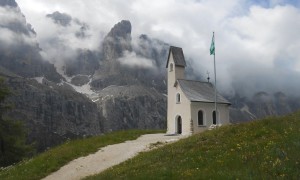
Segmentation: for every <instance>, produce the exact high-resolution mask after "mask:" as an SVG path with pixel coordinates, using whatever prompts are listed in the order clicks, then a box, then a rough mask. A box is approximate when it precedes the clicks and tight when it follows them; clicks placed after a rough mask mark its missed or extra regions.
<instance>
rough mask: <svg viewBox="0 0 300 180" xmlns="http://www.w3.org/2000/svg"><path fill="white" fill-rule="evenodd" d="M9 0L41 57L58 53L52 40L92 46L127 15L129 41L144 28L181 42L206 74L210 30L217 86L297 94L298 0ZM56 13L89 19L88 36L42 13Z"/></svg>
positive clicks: (229, 90) (299, 80) (174, 42)
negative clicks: (33, 35)
mask: <svg viewBox="0 0 300 180" xmlns="http://www.w3.org/2000/svg"><path fill="white" fill-rule="evenodd" d="M16 1H17V3H18V4H19V6H20V8H21V11H22V13H23V14H24V15H25V17H26V19H27V22H28V23H30V24H31V25H32V26H33V28H34V29H35V31H36V32H37V41H38V42H39V43H40V46H41V47H42V48H43V49H44V50H45V51H46V52H49V53H48V55H49V54H51V52H52V54H53V52H54V51H55V52H57V49H53V47H50V46H51V45H50V44H49V41H51V40H52V39H55V38H58V39H59V40H60V41H62V42H64V43H66V44H68V45H69V46H71V49H67V50H68V51H72V49H73V50H74V49H76V48H89V49H97V48H98V47H99V44H100V42H101V40H102V39H103V38H104V37H105V35H106V33H107V32H109V30H110V29H111V28H112V27H113V26H114V25H115V24H116V23H117V22H119V21H121V20H129V21H130V22H131V24H132V38H133V40H134V39H136V38H137V37H138V36H139V35H140V34H147V35H148V36H150V37H151V38H157V39H160V40H162V41H164V42H166V43H168V44H170V45H173V46H178V47H182V48H183V51H184V55H185V57H186V59H187V60H188V61H190V63H191V64H192V66H193V69H194V71H195V72H196V73H197V74H198V75H199V76H202V77H203V78H206V76H207V72H210V75H211V76H213V72H214V71H213V56H210V54H209V48H210V44H211V38H212V33H213V32H215V46H216V64H217V80H218V81H217V83H218V88H219V89H221V91H223V92H224V93H226V94H228V95H231V94H234V93H235V92H237V91H238V92H240V93H243V94H245V95H249V96H251V95H253V93H254V92H257V91H267V92H270V93H274V92H277V91H283V92H285V93H287V94H292V95H293V94H296V95H300V33H299V30H300V1H299V0H222V1H220V0H151V1H149V0H126V1H122V0H64V1H61V0H43V1H41V0H16ZM55 11H59V12H61V13H66V14H69V15H70V16H72V18H77V19H78V20H79V21H80V22H84V23H86V24H88V27H89V29H88V31H87V35H88V37H89V38H85V39H78V38H77V39H74V38H72V37H73V36H71V34H72V33H74V32H75V31H76V30H78V28H79V26H78V24H77V25H76V23H73V24H72V26H69V27H63V28H62V27H57V26H55V25H54V24H53V23H51V22H50V19H49V18H46V15H47V14H51V13H53V12H55ZM54 54H55V53H54ZM66 54H68V53H66ZM70 54H71V53H70ZM50 58H51V57H50ZM139 63H140V62H139ZM211 78H212V77H211Z"/></svg>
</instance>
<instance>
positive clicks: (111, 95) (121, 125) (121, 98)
mask: <svg viewBox="0 0 300 180" xmlns="http://www.w3.org/2000/svg"><path fill="white" fill-rule="evenodd" d="M95 101H96V103H97V104H98V108H99V109H100V110H101V111H102V114H103V116H104V118H105V119H106V120H105V122H104V124H103V127H104V129H105V130H106V131H115V130H121V129H132V128H138V129H162V128H166V97H164V96H163V95H161V93H158V92H157V91H156V90H155V89H148V88H145V87H143V86H137V85H132V86H109V87H107V88H105V89H104V90H102V91H101V92H100V93H99V94H98V97H97V99H95Z"/></svg>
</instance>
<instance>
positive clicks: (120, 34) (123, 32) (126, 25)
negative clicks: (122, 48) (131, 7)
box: [107, 20, 131, 39]
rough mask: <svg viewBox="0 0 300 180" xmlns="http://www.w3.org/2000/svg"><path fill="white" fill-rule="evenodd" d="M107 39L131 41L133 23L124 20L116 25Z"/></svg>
mask: <svg viewBox="0 0 300 180" xmlns="http://www.w3.org/2000/svg"><path fill="white" fill-rule="evenodd" d="M107 37H112V38H123V39H128V38H130V39H131V23H130V21H128V20H122V21H121V22H119V23H117V24H116V25H114V27H113V28H112V29H111V30H110V32H109V33H108V34H107Z"/></svg>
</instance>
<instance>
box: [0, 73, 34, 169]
mask: <svg viewBox="0 0 300 180" xmlns="http://www.w3.org/2000/svg"><path fill="white" fill-rule="evenodd" d="M10 94H11V93H10V91H9V89H8V87H7V86H6V85H5V82H4V79H3V78H1V77H0V167H4V166H8V165H11V164H13V163H16V162H18V161H21V160H22V159H23V158H24V157H26V156H27V155H28V154H29V153H31V152H32V147H31V146H30V145H26V133H25V130H24V127H23V124H22V123H21V122H20V121H14V120H11V119H8V118H6V117H4V116H3V115H4V113H5V112H6V111H8V110H9V109H10V107H9V106H7V105H6V104H5V103H4V100H5V98H6V97H7V96H8V95H10Z"/></svg>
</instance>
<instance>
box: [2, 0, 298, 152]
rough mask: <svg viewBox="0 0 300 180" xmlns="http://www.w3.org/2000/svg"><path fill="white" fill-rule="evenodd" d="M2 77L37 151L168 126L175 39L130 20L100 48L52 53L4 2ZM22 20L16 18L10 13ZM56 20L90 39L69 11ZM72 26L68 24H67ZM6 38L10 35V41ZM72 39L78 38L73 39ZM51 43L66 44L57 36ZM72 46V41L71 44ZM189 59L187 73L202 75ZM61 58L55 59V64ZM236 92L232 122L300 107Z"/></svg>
mask: <svg viewBox="0 0 300 180" xmlns="http://www.w3.org/2000/svg"><path fill="white" fill-rule="evenodd" d="M0 11H1V12H2V13H1V16H2V15H7V16H4V17H3V18H2V19H4V18H6V20H5V21H3V22H2V21H1V20H0V21H1V22H2V24H1V25H0V32H1V34H3V36H1V37H0V75H2V76H4V77H6V79H7V84H8V85H9V86H10V89H11V91H13V93H14V96H11V97H10V98H9V99H8V100H7V101H8V102H9V103H10V104H14V105H15V107H14V109H13V110H12V111H10V112H8V113H7V116H10V117H12V118H13V119H19V120H22V121H23V122H24V124H25V125H26V127H27V129H28V131H29V135H28V142H29V143H31V142H36V145H37V149H38V151H43V150H45V149H47V148H48V147H51V146H54V145H56V144H59V143H61V142H63V141H65V140H66V139H69V138H77V137H83V136H92V135H96V134H102V133H106V132H110V131H116V130H123V129H132V128H139V129H163V128H166V116H167V114H166V93H167V90H166V81H167V79H166V70H165V63H166V59H167V55H168V50H169V44H167V43H165V42H163V41H161V40H158V39H154V38H151V37H149V36H148V35H145V34H141V35H140V36H138V37H137V39H135V37H132V35H131V31H132V26H131V23H130V21H128V20H122V21H121V22H119V23H117V24H115V25H114V26H113V27H112V28H111V30H110V31H109V32H108V33H107V34H106V36H105V37H104V39H103V41H100V40H99V47H98V48H96V49H93V50H91V49H88V48H82V47H80V48H79V47H76V48H74V47H72V48H74V49H72V56H68V58H64V57H61V56H63V55H64V53H63V52H61V53H62V54H59V55H57V56H56V58H57V59H55V62H56V63H57V62H59V64H55V66H54V64H52V63H51V62H52V61H51V59H50V60H49V59H47V60H46V58H45V56H44V55H45V54H46V53H47V52H48V51H47V50H46V49H42V48H41V47H40V46H39V44H38V42H37V40H36V34H37V33H38V32H35V31H34V29H33V28H32V26H31V25H30V24H28V23H27V21H26V18H25V16H24V15H23V14H22V13H21V10H20V8H19V7H18V5H17V3H16V2H15V1H14V0H1V1H0ZM10 17H16V18H10ZM46 18H47V19H50V20H51V21H50V22H52V23H54V25H56V26H59V27H61V28H68V27H70V26H72V25H74V24H76V27H75V28H74V29H76V32H74V33H73V34H72V37H75V38H77V39H79V40H80V41H81V40H84V39H85V38H89V35H88V34H89V25H88V24H87V23H84V22H82V21H80V20H79V19H77V18H74V17H72V16H71V15H69V14H66V13H62V12H58V11H56V12H53V13H51V14H47V15H46ZM64 30H65V29H64ZM6 37H7V38H6ZM70 37H71V36H70ZM53 39H54V40H53V41H54V42H51V43H52V44H51V43H49V44H48V45H49V46H56V45H58V46H59V47H63V48H62V49H64V48H68V47H66V46H67V45H68V44H63V45H61V44H59V42H60V39H59V38H58V39H55V37H53ZM69 46H71V45H70V44H69ZM186 59H187V77H192V78H196V79H197V80H201V78H199V77H198V76H197V74H195V73H194V72H193V61H192V60H191V59H189V58H188V55H186ZM55 62H54V63H55ZM254 93H256V94H254V96H253V97H243V96H239V94H238V93H237V94H235V95H234V96H232V97H228V99H229V100H230V101H231V102H232V107H231V110H230V119H231V121H232V122H233V123H236V122H241V121H249V120H253V119H257V118H261V117H265V116H269V115H283V114H287V113H290V112H292V111H295V110H296V109H299V108H300V103H299V102H300V99H299V97H289V96H287V95H285V94H284V93H282V92H278V93H276V94H274V95H270V94H268V92H254Z"/></svg>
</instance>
